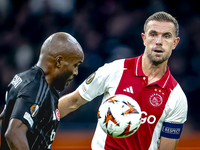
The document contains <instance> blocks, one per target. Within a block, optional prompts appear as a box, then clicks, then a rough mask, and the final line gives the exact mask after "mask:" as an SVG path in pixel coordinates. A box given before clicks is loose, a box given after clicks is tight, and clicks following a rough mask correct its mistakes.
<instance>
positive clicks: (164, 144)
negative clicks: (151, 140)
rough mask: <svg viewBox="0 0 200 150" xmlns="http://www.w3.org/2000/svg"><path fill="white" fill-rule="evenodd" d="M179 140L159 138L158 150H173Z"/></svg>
mask: <svg viewBox="0 0 200 150" xmlns="http://www.w3.org/2000/svg"><path fill="white" fill-rule="evenodd" d="M178 142H179V139H170V138H165V137H162V136H161V139H160V147H159V150H175V149H176V146H177V145H178Z"/></svg>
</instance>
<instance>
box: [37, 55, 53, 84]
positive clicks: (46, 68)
mask: <svg viewBox="0 0 200 150" xmlns="http://www.w3.org/2000/svg"><path fill="white" fill-rule="evenodd" d="M36 65H37V66H38V67H40V68H41V69H42V70H43V72H44V75H45V79H46V82H47V84H48V85H49V86H51V83H52V76H51V74H50V73H51V71H50V68H51V67H50V66H51V65H50V64H48V62H46V61H42V59H39V61H38V62H37V64H36Z"/></svg>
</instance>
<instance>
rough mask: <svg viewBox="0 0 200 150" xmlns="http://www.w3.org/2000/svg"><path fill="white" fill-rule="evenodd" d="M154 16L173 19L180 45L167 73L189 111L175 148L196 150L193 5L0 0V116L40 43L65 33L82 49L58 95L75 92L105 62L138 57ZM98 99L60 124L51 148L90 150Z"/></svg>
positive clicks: (197, 18) (189, 1)
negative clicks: (145, 26)
mask: <svg viewBox="0 0 200 150" xmlns="http://www.w3.org/2000/svg"><path fill="white" fill-rule="evenodd" d="M157 11H166V12H168V13H170V14H172V15H173V16H175V17H176V18H177V20H178V22H179V25H180V35H179V36H180V38H181V40H180V43H179V44H178V46H177V48H176V49H175V50H174V51H173V54H172V56H171V58H170V60H169V66H170V71H171V73H172V74H173V76H174V77H175V78H176V79H177V81H178V82H179V83H180V85H181V86H182V88H183V90H184V92H185V93H186V95H187V98H188V105H189V112H188V121H187V122H186V124H185V126H184V130H183V134H182V137H181V140H180V143H179V145H178V149H200V117H199V114H200V113H199V109H200V9H199V1H197V0H194V1H193V0H163V1H162V0H138V1H134V0H17V1H15V0H0V111H2V109H3V105H4V95H5V91H6V87H7V85H8V84H9V82H10V81H11V79H12V78H13V76H14V75H15V74H16V73H19V72H21V71H24V70H27V69H29V68H30V67H31V66H33V65H34V64H35V63H36V62H37V60H38V56H39V51H40V47H41V45H42V43H43V42H44V40H45V39H46V38H47V37H48V36H50V35H51V34H53V33H55V32H60V31H62V32H68V33H70V34H71V35H73V36H74V37H75V38H76V39H77V40H78V41H79V43H80V44H81V46H82V48H83V50H84V53H85V60H84V63H83V64H82V65H81V66H80V69H79V75H78V76H77V77H76V78H75V80H74V81H73V82H72V83H71V84H70V85H69V86H68V87H67V88H66V90H65V91H63V92H62V93H61V95H63V94H66V93H69V92H71V91H73V90H75V89H76V88H77V86H78V85H79V84H80V83H82V82H83V80H84V79H85V78H86V77H87V76H89V75H90V74H91V73H92V72H94V71H95V70H96V69H97V68H98V67H100V66H102V65H103V64H104V63H106V62H111V61H113V60H115V59H119V58H128V57H134V56H138V55H140V54H142V53H143V51H144V46H143V43H142V39H141V33H142V32H143V24H144V22H145V20H146V19H147V17H148V16H149V15H151V14H153V13H154V12H157ZM100 102H101V97H98V98H96V99H95V100H93V101H92V102H90V103H87V104H86V105H84V106H82V107H81V108H79V109H78V110H77V111H75V112H73V113H71V114H69V115H68V116H67V117H65V118H63V119H61V123H60V125H59V128H58V132H57V134H56V138H55V141H54V143H53V150H54V149H59V147H60V149H89V146H90V142H91V139H92V135H93V132H94V130H95V126H96V122H97V118H96V115H97V109H98V106H99V104H100Z"/></svg>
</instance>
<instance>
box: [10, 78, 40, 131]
mask: <svg viewBox="0 0 200 150" xmlns="http://www.w3.org/2000/svg"><path fill="white" fill-rule="evenodd" d="M38 83H40V82H37V81H34V82H31V83H29V84H28V85H26V86H25V87H24V88H23V89H22V90H21V91H20V92H19V94H18V96H17V99H16V101H15V105H14V107H13V110H12V114H11V117H10V119H12V118H16V119H19V120H21V121H22V122H23V123H24V124H25V125H26V126H27V127H28V128H29V129H30V130H31V131H32V129H33V127H34V125H35V123H36V122H37V121H38V120H40V115H39V114H41V112H40V110H41V109H40V105H41V104H39V103H38V101H36V100H37V97H38V95H41V94H40V92H39V89H40V88H39V87H40V84H38Z"/></svg>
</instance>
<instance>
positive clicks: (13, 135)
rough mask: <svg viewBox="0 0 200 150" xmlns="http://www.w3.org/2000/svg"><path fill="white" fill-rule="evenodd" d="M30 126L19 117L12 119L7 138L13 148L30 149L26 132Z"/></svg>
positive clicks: (13, 149)
mask: <svg viewBox="0 0 200 150" xmlns="http://www.w3.org/2000/svg"><path fill="white" fill-rule="evenodd" d="M27 130H28V127H27V126H26V125H25V124H24V123H23V122H22V121H21V120H19V119H11V120H10V122H9V125H8V129H7V131H6V133H5V138H6V141H7V143H8V146H9V147H10V149H11V150H19V149H20V150H21V149H23V150H29V145H28V141H27V138H26V132H27Z"/></svg>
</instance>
